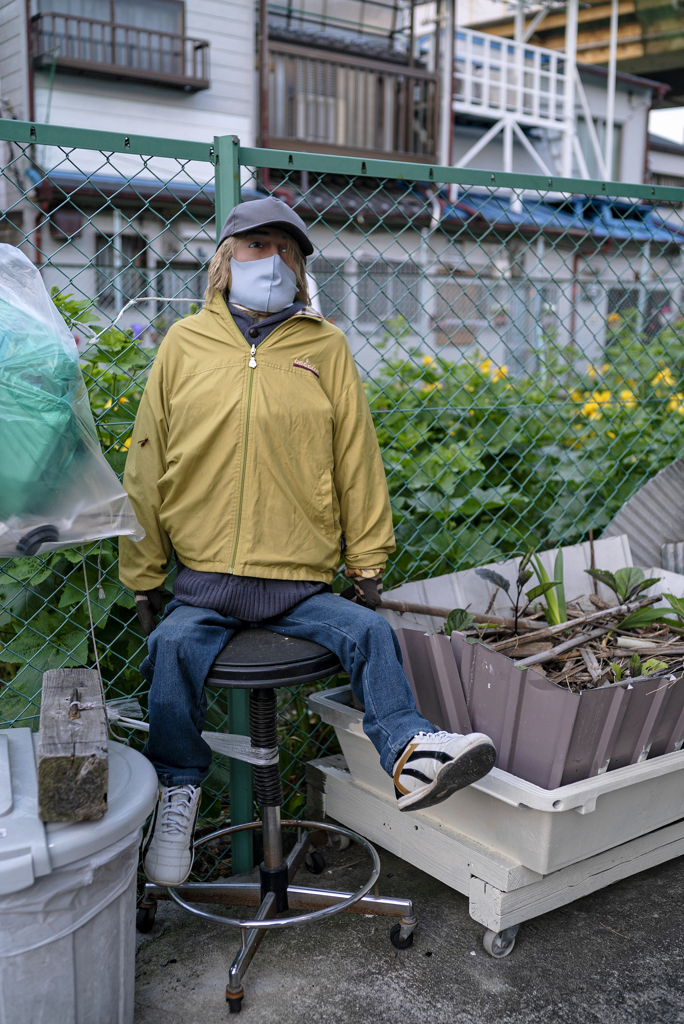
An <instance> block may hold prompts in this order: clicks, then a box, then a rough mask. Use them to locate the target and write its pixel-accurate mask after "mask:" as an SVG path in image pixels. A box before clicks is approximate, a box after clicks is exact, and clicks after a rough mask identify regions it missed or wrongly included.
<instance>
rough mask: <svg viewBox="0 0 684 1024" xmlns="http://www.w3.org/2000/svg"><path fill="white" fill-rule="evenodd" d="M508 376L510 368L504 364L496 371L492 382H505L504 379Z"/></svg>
mask: <svg viewBox="0 0 684 1024" xmlns="http://www.w3.org/2000/svg"><path fill="white" fill-rule="evenodd" d="M507 376H508V367H507V366H506V364H505V363H504V364H503V366H500V367H499V369H498V370H497V371H496V373H495V374H494V376H493V377H492V380H503V379H504V377H507Z"/></svg>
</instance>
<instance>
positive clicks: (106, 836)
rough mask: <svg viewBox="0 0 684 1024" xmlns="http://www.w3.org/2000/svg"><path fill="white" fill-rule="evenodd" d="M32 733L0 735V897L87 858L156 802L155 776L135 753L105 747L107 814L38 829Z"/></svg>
mask: <svg viewBox="0 0 684 1024" xmlns="http://www.w3.org/2000/svg"><path fill="white" fill-rule="evenodd" d="M37 747H38V734H37V733H32V732H31V730H30V729H2V730H0V895H7V894H8V893H12V892H18V891H19V890H20V889H25V888H26V887H27V886H29V885H32V884H33V882H34V881H35V879H36V878H37V877H39V876H40V875H47V874H49V873H50V872H51V871H52V870H53V869H54V868H59V867H63V866H64V865H65V864H70V863H72V862H73V861H75V860H80V859H81V858H83V857H88V856H90V855H91V854H94V853H97V852H98V851H99V850H103V849H104V848H105V847H107V846H110V845H111V844H112V843H115V842H116V841H117V840H118V839H122V838H123V837H124V836H125V835H128V833H129V832H133V831H134V829H136V828H138V827H139V826H140V825H142V823H143V822H144V821H145V819H146V818H147V816H148V814H149V813H150V812H151V811H152V809H153V807H154V804H155V802H156V799H157V792H158V783H157V774H156V772H155V770H154V768H153V767H152V765H151V764H150V762H149V761H148V760H147V758H146V757H143V755H142V754H140V753H139V752H138V751H137V750H132V749H131V748H130V747H127V746H125V745H124V744H123V743H116V742H114V741H110V743H109V792H108V798H107V800H108V810H107V813H106V814H105V815H104V817H103V818H100V819H99V820H98V821H75V822H58V823H50V824H44V823H43V822H42V821H41V820H40V818H39V817H38V774H37V769H36V750H37Z"/></svg>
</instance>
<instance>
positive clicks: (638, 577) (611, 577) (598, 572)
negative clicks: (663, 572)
mask: <svg viewBox="0 0 684 1024" xmlns="http://www.w3.org/2000/svg"><path fill="white" fill-rule="evenodd" d="M584 571H585V572H586V573H588V574H589V576H592V577H593V578H594V579H595V580H597V581H598V582H599V583H603V585H604V586H606V587H608V588H609V589H610V590H612V591H613V593H614V594H615V595H616V597H617V598H618V600H619V603H620V604H626V603H627V601H633V600H634V598H635V597H638V595H639V594H642V593H643V592H644V590H648V588H649V587H652V586H653V585H654V584H655V583H660V577H659V576H653V577H651V579H648V580H647V579H645V578H644V573H643V571H642V570H641V569H639V568H638V567H637V566H636V565H630V566H627V567H626V568H625V569H618V570H617V572H616V573H612V572H608V570H607V569H585V570H584Z"/></svg>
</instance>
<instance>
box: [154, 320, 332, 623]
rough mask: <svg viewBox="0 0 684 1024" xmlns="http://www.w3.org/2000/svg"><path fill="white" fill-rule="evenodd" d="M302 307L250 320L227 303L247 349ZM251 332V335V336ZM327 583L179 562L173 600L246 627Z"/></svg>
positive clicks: (325, 587) (327, 589)
mask: <svg viewBox="0 0 684 1024" xmlns="http://www.w3.org/2000/svg"><path fill="white" fill-rule="evenodd" d="M303 306H304V303H303V302H299V301H296V302H294V303H293V304H292V305H291V306H288V307H287V308H286V309H282V310H280V312H279V313H271V315H270V316H267V317H264V318H263V319H257V318H256V317H252V316H250V314H249V313H248V312H246V311H245V310H244V309H243V308H242V307H240V306H234V305H233V304H232V303H230V302H229V303H228V309H229V310H230V314H231V316H232V317H233V320H234V321H235V323H236V325H237V326H238V328H239V329H240V331H241V332H242V334H243V335H244V337H245V340H246V341H248V342H249V344H250V345H259V344H260V343H261V342H262V341H263V340H264V338H267V337H268V335H269V334H270V333H271V331H273V330H274V329H275V328H276V327H277V326H278V324H281V323H283V321H285V320H289V318H290V317H291V316H294V314H295V313H297V312H299V310H300V309H302V307H303ZM250 331H251V332H253V333H251V334H250ZM331 590H332V587H330V586H329V585H328V584H327V583H317V582H309V581H308V580H266V579H261V578H259V577H257V576H235V575H231V574H229V573H223V572H198V571H197V570H196V569H188V567H187V566H186V565H183V563H182V562H180V561H178V571H177V573H176V579H175V581H174V584H173V596H174V597H177V598H179V599H180V600H181V601H185V603H186V604H191V605H194V606H195V607H198V608H211V609H212V610H213V611H217V612H219V614H220V615H225V616H231V617H232V618H235V619H241V620H242V621H243V622H247V623H257V622H264V621H265V620H266V619H273V618H275V617H276V616H278V615H284V614H285V612H288V611H290V609H291V608H294V606H295V605H297V604H299V603H300V602H301V601H304V600H306V598H307V597H311V596H312V595H313V594H319V593H324V592H327V593H330V592H331Z"/></svg>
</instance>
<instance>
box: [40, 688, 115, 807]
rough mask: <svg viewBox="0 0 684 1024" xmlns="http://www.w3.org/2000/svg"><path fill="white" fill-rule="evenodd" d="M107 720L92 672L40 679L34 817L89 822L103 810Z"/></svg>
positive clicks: (104, 800) (106, 768)
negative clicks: (36, 796)
mask: <svg viewBox="0 0 684 1024" xmlns="http://www.w3.org/2000/svg"><path fill="white" fill-rule="evenodd" d="M107 756H108V748H107V717H106V713H105V709H104V708H103V706H102V690H101V688H100V680H99V677H98V674H97V672H95V671H94V669H86V668H61V669H51V670H50V671H49V672H45V673H44V675H43V693H42V698H41V705H40V737H39V741H38V814H39V817H40V818H41V819H42V820H43V821H90V820H92V819H95V818H101V817H102V816H103V814H104V813H105V812H106V810H107V784H108V777H109V771H108V761H107Z"/></svg>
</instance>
